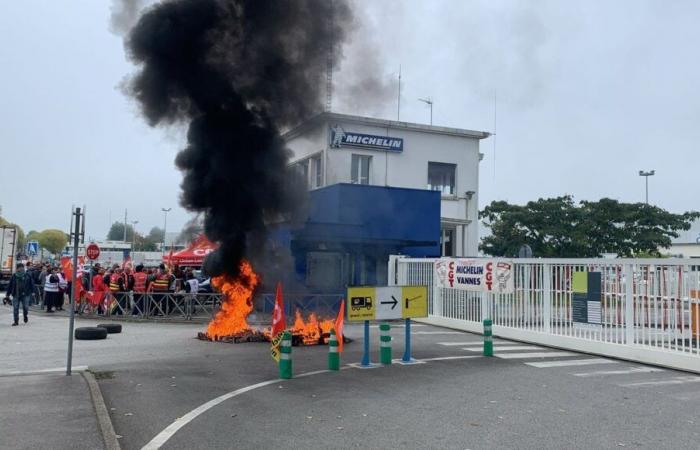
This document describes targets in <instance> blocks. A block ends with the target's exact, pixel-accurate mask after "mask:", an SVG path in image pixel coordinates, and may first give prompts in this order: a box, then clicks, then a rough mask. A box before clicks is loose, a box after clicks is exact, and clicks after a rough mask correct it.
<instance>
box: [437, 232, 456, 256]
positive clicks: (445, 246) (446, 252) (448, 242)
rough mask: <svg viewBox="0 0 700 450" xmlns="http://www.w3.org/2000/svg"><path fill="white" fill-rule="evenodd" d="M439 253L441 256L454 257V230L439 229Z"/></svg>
mask: <svg viewBox="0 0 700 450" xmlns="http://www.w3.org/2000/svg"><path fill="white" fill-rule="evenodd" d="M440 253H442V256H455V229H454V228H452V227H443V228H441V229H440Z"/></svg>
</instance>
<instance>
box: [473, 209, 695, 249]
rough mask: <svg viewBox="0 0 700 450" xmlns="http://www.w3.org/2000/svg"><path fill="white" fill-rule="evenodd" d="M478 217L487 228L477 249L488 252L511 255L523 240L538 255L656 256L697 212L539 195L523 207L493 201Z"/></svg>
mask: <svg viewBox="0 0 700 450" xmlns="http://www.w3.org/2000/svg"><path fill="white" fill-rule="evenodd" d="M479 217H480V218H481V219H484V225H485V226H486V227H487V228H490V229H491V235H490V236H486V237H484V238H483V239H482V240H481V245H480V246H479V248H480V249H481V250H482V251H483V252H484V253H487V254H489V255H493V256H515V255H517V254H518V250H519V249H520V246H522V245H524V244H528V245H529V246H530V247H531V248H532V251H533V254H534V255H535V256H537V257H568V258H576V257H599V256H602V255H603V254H604V253H613V254H616V255H618V256H620V257H631V256H635V255H638V254H650V255H655V256H658V255H660V253H659V248H668V247H669V246H670V245H671V239H672V238H674V237H678V233H677V231H679V230H688V229H690V225H691V222H692V221H693V220H694V219H696V218H698V217H700V213H698V212H685V213H683V214H673V213H670V212H668V211H665V210H663V209H661V208H658V207H656V206H651V205H647V204H644V203H620V202H618V201H617V200H612V199H609V198H603V199H601V200H600V201H597V202H589V201H581V202H579V203H578V205H577V204H575V203H574V200H573V197H571V196H568V195H566V196H563V197H556V198H548V199H539V200H537V201H533V202H529V203H527V204H526V205H525V206H520V205H511V204H509V203H507V202H505V201H494V202H492V203H491V204H490V205H488V206H487V207H486V208H484V210H483V211H481V212H480V213H479Z"/></svg>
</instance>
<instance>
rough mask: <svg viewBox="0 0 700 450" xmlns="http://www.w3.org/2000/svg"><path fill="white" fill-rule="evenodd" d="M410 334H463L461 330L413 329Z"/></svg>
mask: <svg viewBox="0 0 700 450" xmlns="http://www.w3.org/2000/svg"><path fill="white" fill-rule="evenodd" d="M411 334H464V333H462V332H461V331H415V332H413V333H411Z"/></svg>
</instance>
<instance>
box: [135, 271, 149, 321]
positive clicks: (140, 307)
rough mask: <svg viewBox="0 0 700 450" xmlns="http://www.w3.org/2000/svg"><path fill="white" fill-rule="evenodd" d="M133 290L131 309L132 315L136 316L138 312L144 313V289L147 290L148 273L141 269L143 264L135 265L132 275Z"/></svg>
mask: <svg viewBox="0 0 700 450" xmlns="http://www.w3.org/2000/svg"><path fill="white" fill-rule="evenodd" d="M132 279H133V285H132V286H133V287H132V289H133V291H134V307H133V308H132V310H131V315H132V316H137V315H138V314H139V313H141V314H145V313H146V301H147V297H146V291H147V290H148V275H146V273H145V272H144V271H143V265H142V264H139V265H138V266H136V273H134V275H133V277H132Z"/></svg>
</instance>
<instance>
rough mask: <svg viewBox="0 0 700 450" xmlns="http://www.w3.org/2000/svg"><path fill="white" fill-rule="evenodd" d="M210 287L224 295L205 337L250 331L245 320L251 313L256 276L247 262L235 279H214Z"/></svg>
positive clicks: (219, 277) (256, 282)
mask: <svg viewBox="0 0 700 450" xmlns="http://www.w3.org/2000/svg"><path fill="white" fill-rule="evenodd" d="M211 282H212V286H213V287H214V288H216V289H217V290H218V291H220V292H221V293H222V294H224V297H225V299H224V302H223V303H222V304H221V309H220V310H219V312H217V313H216V316H215V317H214V319H213V320H212V321H211V322H209V326H208V327H207V335H209V337H210V338H213V339H216V337H217V336H231V335H234V334H238V333H242V332H245V331H250V326H249V325H248V321H247V320H246V318H247V317H248V315H249V314H250V313H251V312H252V311H253V291H254V290H255V286H257V285H258V275H257V274H256V273H255V272H254V271H253V267H252V266H251V265H250V263H249V262H248V261H245V260H244V261H242V262H241V271H240V274H239V275H238V277H236V278H235V279H233V278H231V277H229V276H228V275H221V276H218V277H214V278H212V280H211Z"/></svg>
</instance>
